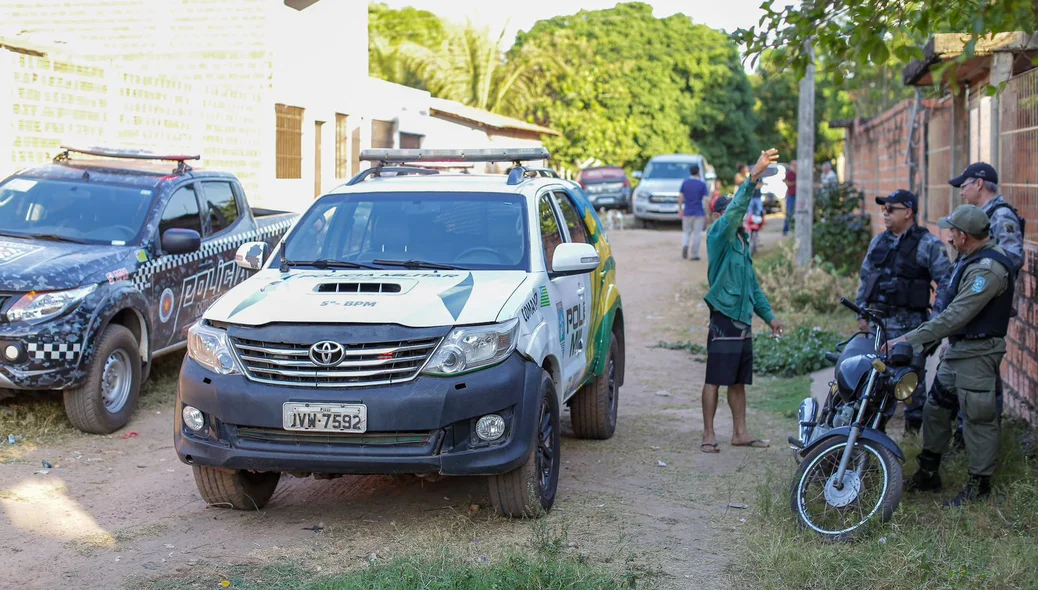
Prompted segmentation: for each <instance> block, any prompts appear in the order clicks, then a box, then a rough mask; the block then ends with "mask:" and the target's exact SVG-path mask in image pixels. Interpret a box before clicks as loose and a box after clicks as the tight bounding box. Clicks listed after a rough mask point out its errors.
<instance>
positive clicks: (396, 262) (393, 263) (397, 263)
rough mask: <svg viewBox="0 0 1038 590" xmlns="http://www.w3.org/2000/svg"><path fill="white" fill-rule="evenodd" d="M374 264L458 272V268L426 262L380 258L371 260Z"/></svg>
mask: <svg viewBox="0 0 1038 590" xmlns="http://www.w3.org/2000/svg"><path fill="white" fill-rule="evenodd" d="M371 262H373V263H374V264H381V265H383V266H402V267H404V268H427V269H430V270H458V267H456V266H451V265H449V264H440V263H438V262H426V261H424V260H385V259H382V258H379V259H376V260H372V261H371Z"/></svg>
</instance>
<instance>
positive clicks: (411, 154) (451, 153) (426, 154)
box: [360, 147, 551, 166]
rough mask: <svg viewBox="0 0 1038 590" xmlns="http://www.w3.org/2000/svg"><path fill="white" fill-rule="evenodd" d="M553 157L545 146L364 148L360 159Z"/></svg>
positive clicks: (517, 160) (389, 161)
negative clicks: (466, 148) (459, 148)
mask: <svg viewBox="0 0 1038 590" xmlns="http://www.w3.org/2000/svg"><path fill="white" fill-rule="evenodd" d="M550 157H551V154H549V153H548V150H547V149H545V148H542V147H540V148H486V149H475V150H386V149H371V150H363V151H362V152H361V153H360V159H361V160H365V161H367V162H377V164H376V166H384V165H386V164H406V163H409V162H512V163H514V164H515V165H516V166H518V165H519V164H521V163H523V162H530V161H534V160H547V159H549V158H550Z"/></svg>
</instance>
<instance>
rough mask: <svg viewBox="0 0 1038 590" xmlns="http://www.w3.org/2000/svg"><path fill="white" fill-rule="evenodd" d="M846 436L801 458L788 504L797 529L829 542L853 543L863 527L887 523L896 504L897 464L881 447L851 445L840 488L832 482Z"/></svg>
mask: <svg viewBox="0 0 1038 590" xmlns="http://www.w3.org/2000/svg"><path fill="white" fill-rule="evenodd" d="M845 448H847V439H846V438H845V437H834V438H831V439H829V440H826V441H824V442H823V443H822V444H820V445H818V446H817V447H815V448H814V449H812V450H811V452H810V453H808V454H807V456H806V457H804V460H803V461H802V462H801V463H800V467H799V468H798V469H797V472H796V475H795V476H794V478H793V487H792V489H790V493H789V504H790V508H791V510H792V512H793V515H794V517H795V518H796V520H797V524H799V525H800V526H801V527H802V528H805V529H809V530H812V531H814V532H816V533H818V534H819V535H821V536H822V537H825V538H826V539H829V540H833V541H853V540H855V539H857V538H858V536H859V535H861V534H862V533H863V532H864V531H865V529H866V528H867V526H868V525H869V524H870V523H871V524H876V523H882V522H886V521H888V520H890V517H891V516H892V515H893V514H894V510H895V509H896V508H897V505H898V502H900V501H901V491H902V485H903V484H902V480H901V463H900V462H898V460H897V458H895V457H894V454H893V453H891V452H890V451H888V450H887V449H886V448H884V447H883V446H881V445H878V444H876V443H874V442H872V441H869V440H862V439H859V440H858V441H857V442H856V443H855V444H854V450H853V451H852V453H853V454H852V455H851V460H850V462H849V463H848V465H847V471H846V473H845V475H844V479H843V482H842V485H838V484H837V482H836V472H837V471H838V470H839V467H840V459H841V458H842V457H843V451H844V449H845Z"/></svg>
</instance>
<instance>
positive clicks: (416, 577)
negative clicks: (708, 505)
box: [149, 549, 643, 590]
mask: <svg viewBox="0 0 1038 590" xmlns="http://www.w3.org/2000/svg"><path fill="white" fill-rule="evenodd" d="M214 573H215V572H213V573H206V574H203V575H200V576H194V575H192V576H190V577H188V578H186V579H185V578H180V579H177V580H171V579H166V580H159V581H154V582H152V585H151V586H149V587H150V588H152V589H153V590H180V589H186V588H219V587H221V586H220V584H221V582H223V581H228V582H230V586H229V587H230V588H236V589H244V590H260V589H268V588H271V589H273V588H278V589H285V590H362V589H364V590H367V589H371V590H375V589H378V590H416V589H422V590H468V589H471V590H488V589H496V588H500V589H502V590H503V589H517V590H523V589H529V590H569V589H578V588H579V589H587V590H599V589H601V590H607V589H608V590H613V589H621V588H638V587H643V586H642V585H641V584H639V576H638V574H636V573H635V572H627V573H625V574H623V575H620V576H613V575H610V574H608V573H605V572H604V571H603V570H602V568H601V567H595V566H593V565H591V564H589V563H588V562H587V561H586V560H585V559H582V558H579V557H575V556H569V555H564V554H562V552H561V551H559V552H538V553H536V554H535V555H525V554H522V553H519V552H509V553H506V554H504V555H502V556H500V557H498V558H495V559H494V560H490V558H488V557H486V556H483V555H475V556H467V557H462V556H460V555H458V554H456V553H454V552H453V551H451V550H449V549H443V550H441V551H439V552H438V553H420V554H415V555H406V556H401V557H397V558H395V559H392V560H387V561H378V560H372V562H370V563H369V564H368V565H367V566H365V567H363V569H360V570H357V571H353V572H348V573H338V574H331V575H323V576H322V575H320V574H315V570H314V569H312V568H306V567H301V566H299V565H296V564H292V563H288V562H284V563H275V564H270V565H266V566H262V567H250V566H234V567H231V568H229V569H227V570H226V571H224V572H222V573H220V574H216V575H214Z"/></svg>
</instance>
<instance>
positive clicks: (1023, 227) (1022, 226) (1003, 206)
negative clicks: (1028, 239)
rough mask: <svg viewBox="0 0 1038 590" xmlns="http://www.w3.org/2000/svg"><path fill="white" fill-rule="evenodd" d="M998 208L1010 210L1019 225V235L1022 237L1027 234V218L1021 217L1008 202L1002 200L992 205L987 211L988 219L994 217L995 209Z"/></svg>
mask: <svg viewBox="0 0 1038 590" xmlns="http://www.w3.org/2000/svg"><path fill="white" fill-rule="evenodd" d="M999 209H1009V210H1010V211H1012V212H1013V217H1015V218H1016V224H1017V225H1019V226H1020V236H1021V237H1023V236H1025V235H1027V234H1026V232H1027V220H1026V219H1024V218H1023V217H1020V213H1019V212H1018V211H1017V210H1016V208H1015V207H1013V206H1012V205H1010V204H1009V203H1005V202H1002V203H999V204H997V205H995V206H994V207H992V208H991V211H988V219H991V218H992V217H994V216H995V211H998V210H999Z"/></svg>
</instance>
